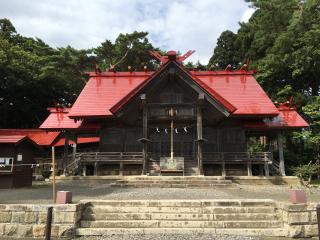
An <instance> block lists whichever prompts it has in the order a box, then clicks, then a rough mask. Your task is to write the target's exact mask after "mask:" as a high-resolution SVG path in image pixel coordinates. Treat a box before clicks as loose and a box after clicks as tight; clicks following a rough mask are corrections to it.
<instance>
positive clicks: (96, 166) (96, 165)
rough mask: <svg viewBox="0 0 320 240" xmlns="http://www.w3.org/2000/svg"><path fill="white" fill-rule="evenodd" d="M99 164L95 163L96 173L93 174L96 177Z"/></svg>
mask: <svg viewBox="0 0 320 240" xmlns="http://www.w3.org/2000/svg"><path fill="white" fill-rule="evenodd" d="M98 166H99V165H98V162H95V163H94V173H93V175H94V176H98Z"/></svg>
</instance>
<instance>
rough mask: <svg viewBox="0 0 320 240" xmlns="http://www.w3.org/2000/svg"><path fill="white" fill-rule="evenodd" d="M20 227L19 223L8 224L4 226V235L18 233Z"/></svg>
mask: <svg viewBox="0 0 320 240" xmlns="http://www.w3.org/2000/svg"><path fill="white" fill-rule="evenodd" d="M17 229H18V224H6V225H5V226H4V235H6V236H13V235H15V234H16V232H17Z"/></svg>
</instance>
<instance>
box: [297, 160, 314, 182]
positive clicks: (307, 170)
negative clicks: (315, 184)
mask: <svg viewBox="0 0 320 240" xmlns="http://www.w3.org/2000/svg"><path fill="white" fill-rule="evenodd" d="M292 171H293V173H294V175H296V176H298V177H300V178H302V179H303V180H308V182H310V181H311V180H312V177H313V176H314V175H315V174H319V172H320V165H319V163H311V162H310V163H309V164H305V165H300V166H298V167H293V168H292Z"/></svg>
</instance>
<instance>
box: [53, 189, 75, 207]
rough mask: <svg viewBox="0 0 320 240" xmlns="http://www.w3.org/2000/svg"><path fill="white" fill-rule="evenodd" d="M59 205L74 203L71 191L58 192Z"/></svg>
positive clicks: (57, 201) (57, 200)
mask: <svg viewBox="0 0 320 240" xmlns="http://www.w3.org/2000/svg"><path fill="white" fill-rule="evenodd" d="M56 203H57V204H67V203H72V192H70V191H58V192H57V199H56Z"/></svg>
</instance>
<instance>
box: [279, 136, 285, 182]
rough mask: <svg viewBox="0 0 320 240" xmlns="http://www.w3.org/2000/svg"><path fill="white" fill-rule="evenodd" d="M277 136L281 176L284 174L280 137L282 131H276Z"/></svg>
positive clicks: (281, 140)
mask: <svg viewBox="0 0 320 240" xmlns="http://www.w3.org/2000/svg"><path fill="white" fill-rule="evenodd" d="M277 137H278V150H279V162H280V164H279V165H280V169H279V170H280V174H281V175H282V176H285V175H286V173H285V168H284V157H283V137H282V133H281V132H278V134H277Z"/></svg>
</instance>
